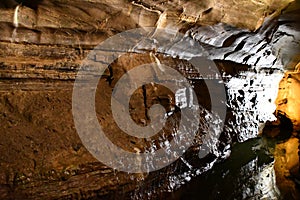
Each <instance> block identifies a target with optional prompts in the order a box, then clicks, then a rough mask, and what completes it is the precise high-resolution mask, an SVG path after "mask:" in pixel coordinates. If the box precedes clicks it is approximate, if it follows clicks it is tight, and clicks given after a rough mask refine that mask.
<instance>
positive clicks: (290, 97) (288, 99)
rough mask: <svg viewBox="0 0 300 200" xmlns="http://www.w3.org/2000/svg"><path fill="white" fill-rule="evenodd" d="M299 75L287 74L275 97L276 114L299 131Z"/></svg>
mask: <svg viewBox="0 0 300 200" xmlns="http://www.w3.org/2000/svg"><path fill="white" fill-rule="evenodd" d="M299 91H300V73H299V72H287V73H286V74H285V76H284V78H283V79H282V81H281V82H280V85H279V92H278V97H277V101H276V103H277V105H278V106H277V112H279V113H283V114H285V115H286V117H287V118H289V119H290V120H291V121H292V123H293V125H294V127H293V128H294V130H295V131H296V130H299V129H300V99H299Z"/></svg>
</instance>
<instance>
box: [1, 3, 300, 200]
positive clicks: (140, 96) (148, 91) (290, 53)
mask: <svg viewBox="0 0 300 200" xmlns="http://www.w3.org/2000/svg"><path fill="white" fill-rule="evenodd" d="M242 2H243V3H241V2H239V3H237V2H235V1H218V2H217V1H210V2H206V3H203V4H200V3H199V2H194V1H180V2H179V1H178V2H177V1H168V2H165V1H162V2H153V1H133V2H127V1H114V2H110V1H96V0H95V1H72V2H71V1H46V0H44V1H41V2H39V4H38V5H37V6H32V5H29V4H25V3H24V4H22V5H21V6H20V7H19V8H18V9H17V8H16V7H15V6H17V5H18V4H16V2H14V1H3V2H1V3H0V7H1V14H0V27H1V30H2V31H1V33H0V40H1V41H0V47H1V48H0V62H1V67H0V78H1V79H0V96H1V97H0V127H1V131H0V152H1V154H0V160H1V162H0V198H1V199H24V198H26V199H76V198H78V199H80V198H81V199H88V198H94V199H97V198H107V199H116V198H124V199H126V198H135V199H145V198H159V195H160V194H161V193H163V192H166V191H169V192H172V191H174V190H175V189H178V188H180V187H181V186H182V185H184V184H185V183H187V182H189V181H190V180H191V179H192V178H193V177H195V176H197V175H199V174H202V173H203V172H205V171H207V170H209V169H210V168H211V167H212V166H213V164H214V163H216V162H219V161H220V160H222V159H224V158H227V157H228V155H229V153H230V150H229V149H230V146H231V143H232V142H243V141H246V140H248V139H249V138H254V137H257V134H258V132H259V131H260V124H262V123H265V122H266V121H268V120H272V119H274V115H273V114H272V113H273V111H271V110H272V109H274V110H275V108H271V109H269V110H268V109H264V107H267V106H266V105H273V102H274V101H275V98H276V92H277V89H278V83H279V81H280V79H281V77H282V76H283V71H284V70H285V69H294V68H295V66H296V65H295V64H296V63H297V59H298V58H299V57H297V53H299V51H298V50H299V48H298V47H299V29H298V28H297V18H296V17H295V14H297V10H293V9H292V10H291V11H289V12H287V13H286V14H284V15H281V16H280V17H277V18H276V17H274V16H277V15H278V14H279V10H281V9H283V8H284V7H285V5H286V3H287V2H288V1H280V3H279V1H278V2H277V1H273V2H272V3H271V2H264V1H247V2H244V1H242ZM33 5H36V4H33ZM220 13H221V14H220ZM237 13H239V14H237ZM237 15H238V17H236V16H237ZM241 15H242V16H241ZM266 16H272V17H271V18H268V19H267V20H265V23H264V24H263V26H262V27H261V25H262V23H263V21H264V20H263V19H266V18H265V17H266ZM296 16H297V15H296ZM245 18H247V20H245ZM203 25H206V26H203ZM207 25H209V26H207ZM143 26H157V27H161V28H164V27H167V28H173V29H176V30H179V31H181V32H184V33H187V34H186V35H187V37H191V38H193V39H194V40H195V41H197V42H199V43H200V44H201V45H202V46H203V47H204V48H205V50H206V51H208V52H209V55H210V59H212V60H215V62H216V64H217V66H218V68H219V70H220V71H221V72H222V75H223V77H217V78H219V79H220V80H223V81H224V83H225V86H226V89H227V95H228V102H227V104H228V113H227V124H226V126H225V128H224V132H223V134H222V136H221V140H220V142H219V148H218V149H217V150H216V151H215V152H212V154H211V155H209V156H208V157H206V158H205V159H204V160H200V161H199V159H198V156H197V153H198V151H199V145H200V144H201V134H203V133H201V131H199V132H200V133H199V134H198V136H197V137H196V139H195V145H194V146H192V147H191V148H190V150H189V151H188V152H187V153H186V154H185V155H184V156H183V157H182V158H180V159H179V160H177V161H176V162H175V163H173V164H172V165H170V166H168V167H166V168H164V169H162V170H160V171H157V172H152V173H149V174H128V173H124V172H118V171H116V170H113V169H111V168H109V167H107V166H105V165H104V164H102V163H100V162H99V161H97V160H96V159H95V158H94V157H92V155H91V154H90V153H89V152H88V151H87V150H86V148H85V147H84V146H83V145H82V143H81V141H80V139H79V137H78V135H77V133H76V130H75V127H74V122H73V116H72V105H71V104H72V89H73V82H74V79H75V76H76V73H77V70H78V68H79V66H80V64H81V61H82V60H83V59H84V58H85V57H86V56H87V55H88V53H89V52H90V50H92V49H93V47H94V46H95V45H97V44H99V43H100V42H102V41H104V40H105V39H106V38H108V37H109V36H112V35H114V34H116V33H118V32H121V31H124V30H128V29H132V28H136V27H143ZM237 27H238V28H237ZM260 27H261V28H260ZM253 30H256V31H255V32H254V31H253ZM294 55H296V56H294ZM298 55H299V54H298ZM128 57H131V58H132V57H133V58H134V61H130V60H129V59H128ZM128 57H124V58H123V59H122V58H120V59H118V61H116V62H115V63H114V64H112V65H111V66H110V69H109V70H107V71H106V72H105V74H104V76H103V77H102V79H101V80H100V83H101V85H102V87H101V88H98V92H97V98H96V111H97V115H98V120H99V123H101V124H102V125H103V127H104V129H105V130H106V131H107V132H108V133H109V134H107V135H108V137H109V138H110V139H111V140H112V141H114V142H115V144H117V145H119V146H121V147H122V148H124V149H126V150H128V151H131V152H135V151H136V149H137V148H138V149H141V150H145V149H143V147H145V146H146V147H147V148H148V147H151V146H152V143H149V142H148V141H144V140H142V139H137V138H133V137H129V136H127V135H126V134H124V133H121V132H120V130H119V129H118V128H117V126H116V124H115V123H113V120H112V116H111V112H110V110H109V107H108V106H107V102H110V94H111V91H112V89H113V86H114V84H115V83H116V82H117V80H118V78H120V77H121V76H122V74H123V73H124V71H127V70H128V69H131V68H133V67H134V66H136V65H138V64H140V63H150V62H153V56H151V55H150V53H149V52H146V53H144V54H143V55H140V54H135V53H133V54H132V55H128ZM157 58H158V59H159V60H160V62H162V63H166V64H168V65H169V66H172V67H173V68H174V69H177V70H178V71H179V72H181V73H182V74H184V75H185V76H186V77H187V78H188V79H189V81H190V82H191V83H192V84H193V85H194V87H195V88H196V89H197V91H199V92H198V93H197V96H198V101H199V102H200V104H201V105H202V106H203V107H204V108H206V110H209V109H210V106H211V105H210V103H211V102H210V100H209V99H208V98H207V97H208V96H209V95H212V94H207V92H208V91H207V87H206V85H205V83H204V82H203V80H201V79H200V80H199V74H197V73H194V71H193V67H192V66H190V65H189V64H188V63H187V62H186V61H184V60H181V59H173V58H171V57H170V56H168V55H167V56H161V55H157ZM211 76H215V74H213V73H212V74H211ZM214 78H216V77H214ZM264 81H266V82H264ZM298 81H299V80H298V73H297V72H293V73H286V75H285V78H284V79H283V80H282V82H281V84H280V87H279V96H278V97H277V105H278V107H277V110H278V112H279V111H280V112H282V113H284V114H285V115H287V116H288V118H289V119H291V121H292V122H293V124H294V125H295V127H297V126H298V125H299V124H298V123H299V121H298V119H299V117H298V114H299V112H297V110H295V109H296V108H297V107H298V106H297V105H298V104H297V99H298V98H297V96H296V94H297V91H298V90H297V87H298V85H297V84H298ZM261 90H262V91H261ZM293 90H295V91H293ZM203 91H205V92H203ZM263 95H266V96H265V97H263ZM174 98H175V96H174V94H172V93H170V92H169V90H167V89H166V88H163V87H160V86H157V85H151V84H150V85H145V86H144V87H142V88H139V89H138V90H137V91H136V92H135V93H134V95H133V96H132V98H131V100H130V109H131V110H130V113H131V116H132V119H133V120H134V121H135V122H136V123H138V124H140V125H146V124H147V123H149V118H148V117H147V116H148V115H147V112H148V111H147V110H148V108H149V107H150V106H151V105H152V104H155V103H160V104H162V105H164V107H165V108H166V109H167V111H171V110H172V107H174V102H173V101H172V99H174ZM269 99H270V100H269ZM287 99H288V100H287ZM291 99H292V100H291ZM175 111H176V112H174V113H173V114H172V116H171V117H170V122H169V127H173V126H174V124H172V122H173V121H175V123H176V117H178V113H179V112H178V110H175ZM204 114H207V113H204ZM172 119H173V121H172ZM203 123H204V122H203ZM204 128H205V127H204ZM164 137H165V138H168V134H166V135H165V136H164ZM154 139H157V140H158V138H154ZM293 144H294V141H293ZM293 146H295V145H293ZM147 148H146V149H147ZM278 148H279V149H280V150H278V151H281V149H283V148H284V147H281V146H279V147H278ZM291 151H292V152H293V151H294V150H291ZM250 154H251V153H250ZM293 156H294V155H293ZM237 157H240V156H237ZM250 157H251V156H250ZM251 159H252V157H251ZM251 159H249V160H248V161H249V162H245V163H243V165H245V167H244V168H243V169H238V167H236V168H237V169H236V171H238V172H239V173H240V176H241V178H239V183H242V182H244V181H246V179H247V180H249V179H251V178H250V177H249V179H248V178H247V177H248V176H249V175H251V177H252V179H251V180H250V182H251V181H252V183H249V185H251V184H253V183H257V182H259V181H258V180H261V177H262V176H263V175H260V174H261V171H259V170H258V172H257V171H256V170H257V169H260V170H262V171H264V169H266V170H267V171H268V173H269V174H271V176H270V179H268V180H272V181H273V178H274V172H273V171H272V170H273V169H272V166H271V164H272V162H273V161H270V160H268V161H266V162H264V163H263V164H262V163H259V161H258V160H257V159H256V158H255V157H254V158H253V160H252V161H251ZM271 160H272V159H271ZM229 162H230V161H229ZM283 163H285V162H283ZM288 163H289V164H288V165H291V166H292V167H295V163H293V164H290V162H288ZM225 165H226V164H225ZM278 168H281V163H280V161H278V162H277V164H276V161H275V169H278ZM288 168H290V167H288ZM225 169H226V167H225ZM228 169H229V168H228ZM221 171H222V170H221ZM279 172H280V173H281V171H280V170H279ZM218 173H219V172H217V173H216V174H218ZM224 173H225V176H226V173H227V172H224ZM231 173H233V171H231V172H229V175H228V176H227V177H230V176H231ZM266 173H267V172H266ZM268 173H267V174H268ZM218 175H219V174H218ZM244 175H245V177H246V178H245V177H244ZM266 176H267V175H266ZM243 177H244V178H245V179H243ZM278 177H281V178H284V175H282V176H280V175H279V176H278ZM227 180H232V179H230V178H229V179H226V178H225V179H224V180H223V181H224V182H225V183H226V181H227ZM284 180H285V179H284ZM221 183H222V181H221ZM289 183H290V184H294V183H293V182H289ZM238 186H239V184H238ZM238 186H237V187H238ZM273 186H274V185H272V187H273ZM283 187H284V186H283ZM158 188H159V189H158ZM244 189H245V190H244ZM244 189H241V190H236V196H237V197H240V198H243V197H244V198H246V197H255V195H258V196H257V197H258V198H259V197H262V196H263V195H264V194H258V193H256V192H257V191H259V190H251V191H249V193H245V195H246V196H243V192H245V191H246V186H245V188H244ZM229 190H231V189H229ZM272 191H273V193H271V194H270V195H271V196H268V197H270V198H271V197H276V195H278V194H277V193H276V189H272ZM241 195H242V196H241ZM259 195H261V196H259ZM291 197H293V196H291Z"/></svg>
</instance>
